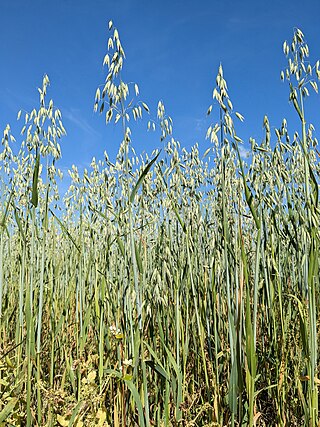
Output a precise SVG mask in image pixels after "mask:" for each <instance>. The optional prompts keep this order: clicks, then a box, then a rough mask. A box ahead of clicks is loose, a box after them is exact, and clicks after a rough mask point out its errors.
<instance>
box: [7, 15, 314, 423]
mask: <svg viewBox="0 0 320 427" xmlns="http://www.w3.org/2000/svg"><path fill="white" fill-rule="evenodd" d="M109 35H110V38H109V41H108V52H107V53H106V56H105V58H104V60H103V64H104V70H105V72H106V74H105V75H106V78H105V81H104V82H102V84H101V85H98V83H99V82H97V85H98V89H97V90H96V95H95V100H94V110H95V111H96V112H97V114H99V113H100V114H101V120H105V121H106V123H107V124H109V126H110V125H112V126H113V125H114V124H115V126H117V127H118V126H119V127H120V128H121V130H122V141H118V143H119V152H118V155H117V157H116V159H111V160H110V159H109V158H108V155H107V153H104V154H103V153H102V155H101V159H93V160H92V163H91V165H90V168H88V169H86V170H84V171H79V169H78V168H77V166H73V167H72V169H71V170H70V171H69V174H70V179H71V185H70V187H69V189H68V190H67V192H66V194H65V195H64V196H62V195H61V193H60V192H59V190H58V187H59V183H60V182H61V172H60V170H59V169H58V168H59V158H60V157H61V152H63V149H62V150H61V148H60V140H61V145H62V147H63V136H64V134H65V133H66V131H65V128H64V126H63V117H62V115H61V113H60V111H59V109H57V108H56V107H55V104H54V103H53V101H52V100H50V99H49V98H48V95H47V91H48V86H49V78H48V77H47V76H46V75H45V76H44V79H43V83H42V87H41V88H40V89H39V105H38V106H37V107H35V109H33V110H32V111H30V112H28V113H25V112H23V113H21V112H19V114H18V118H19V123H21V135H19V136H16V139H17V140H16V139H15V138H14V136H13V134H12V132H11V129H10V126H9V125H8V126H7V127H6V129H5V130H4V132H3V138H2V145H1V150H2V151H1V154H0V169H1V178H0V179H1V193H0V197H1V205H0V225H1V227H0V337H1V339H0V426H8V427H9V426H27V427H30V426H39V427H43V426H48V427H49V426H70V427H71V426H76V427H81V426H83V427H87V426H88V427H90V426H100V427H103V426H114V427H118V426H119V427H120V426H121V427H130V426H136V427H149V426H159V427H161V426H162V427H165V426H185V427H196V426H199V427H202V426H208V427H209V426H211V427H213V426H221V427H222V426H232V427H235V426H266V427H271V426H287V427H293V426H308V427H315V426H318V425H319V424H318V386H319V384H320V378H319V372H318V370H319V369H318V368H319V366H318V365H319V355H318V336H319V320H320V317H319V310H318V309H317V307H318V306H319V303H320V300H319V257H320V255H319V238H320V229H319V213H320V210H319V173H320V169H319V155H320V153H319V151H318V148H317V144H318V141H317V139H316V137H315V127H314V126H313V125H312V124H311V123H309V121H308V117H307V116H306V114H305V104H306V103H307V102H308V96H309V92H310V91H315V92H318V87H317V83H316V82H317V81H318V80H319V78H320V65H319V61H317V62H312V60H310V58H309V49H308V46H307V44H306V42H305V38H304V35H303V33H302V32H301V31H300V30H299V29H296V30H295V31H294V34H293V39H292V41H290V42H285V43H284V44H283V51H284V55H285V57H286V60H287V68H286V69H285V70H284V71H282V72H281V78H282V80H283V81H284V84H286V85H287V87H288V95H289V99H290V103H291V108H292V109H293V110H295V112H296V116H297V129H291V130H289V129H288V127H287V122H286V120H285V119H282V118H279V123H277V124H272V125H271V124H270V123H269V120H268V117H266V116H265V117H264V121H263V126H264V138H263V140H262V141H256V140H254V139H250V146H251V148H250V153H249V155H248V156H247V157H246V156H244V155H243V153H244V150H243V146H244V145H243V144H244V142H243V141H242V140H241V135H238V133H237V130H236V129H237V123H238V122H239V121H243V120H244V118H243V117H242V115H241V114H240V113H238V112H237V110H236V108H234V107H233V104H232V102H231V99H230V97H229V88H228V87H227V83H226V80H225V77H224V70H223V68H222V66H220V67H219V69H218V72H217V77H216V81H215V82H213V99H212V105H211V106H210V107H209V109H208V112H207V115H208V116H209V117H208V120H210V118H212V124H211V125H210V126H209V128H208V131H207V134H206V135H204V139H205V137H206V141H205V142H204V146H205V147H206V148H207V149H206V148H205V149H204V150H202V149H201V150H200V148H199V146H198V145H197V144H196V145H194V146H193V147H192V148H191V149H190V150H186V149H185V148H183V146H182V144H180V143H179V142H178V141H177V140H176V139H175V138H174V126H173V121H172V119H171V117H170V116H169V115H168V114H167V112H166V110H165V105H164V103H163V102H162V101H159V104H158V108H157V111H156V112H153V111H151V109H149V107H148V105H147V104H146V103H145V102H143V101H142V98H143V97H142V96H141V95H140V94H139V88H138V85H137V84H132V83H130V84H129V83H128V84H127V83H126V82H124V81H123V80H122V73H121V71H122V69H123V67H125V53H124V48H123V46H122V44H121V41H120V36H119V33H118V31H117V29H116V28H115V26H114V25H113V23H112V22H110V23H109ZM280 42H281V41H280ZM279 71H281V70H279ZM231 89H232V88H231ZM209 90H211V88H210V89H209ZM93 95H94V88H93ZM277 102H286V99H284V100H277ZM238 104H239V102H238ZM204 116H205V112H204ZM141 119H142V120H141ZM133 121H141V123H140V125H141V126H145V124H147V123H148V131H149V132H155V133H156V134H157V135H159V139H160V140H161V143H162V146H163V149H162V150H161V152H160V151H154V152H152V149H151V150H150V153H148V154H140V153H139V154H137V153H136V151H138V147H137V146H135V140H134V133H133V132H132V133H131V130H130V125H131V123H132V122H133ZM316 125H317V126H318V124H317V123H315V126H316ZM274 126H276V127H274ZM146 131H147V130H146ZM245 143H246V144H247V143H248V142H247V141H246V142H245ZM135 150H136V151H135Z"/></svg>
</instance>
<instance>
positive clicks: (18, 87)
mask: <svg viewBox="0 0 320 427" xmlns="http://www.w3.org/2000/svg"><path fill="white" fill-rule="evenodd" d="M0 16H1V26H0V53H1V67H0V129H1V130H2V129H4V127H5V125H6V123H10V125H11V127H12V128H13V130H14V135H15V136H16V139H17V141H19V140H20V139H19V137H18V135H19V129H20V126H22V123H20V122H19V123H18V124H17V122H16V115H17V111H18V110H19V109H22V110H27V111H29V110H31V109H32V108H34V107H37V105H38V92H37V87H39V86H40V85H41V82H42V77H43V75H44V73H47V74H48V75H49V78H50V81H51V86H50V89H49V93H48V97H49V98H52V99H53V100H54V103H55V105H56V106H57V107H59V108H60V109H61V111H62V116H63V123H64V125H65V128H66V130H67V133H68V135H67V136H66V137H64V139H63V140H62V143H61V146H62V154H63V157H62V159H61V160H60V167H61V168H63V169H66V168H68V167H70V166H71V164H72V163H74V164H77V165H79V166H80V168H81V167H85V166H86V165H88V164H89V163H90V161H91V158H92V157H93V156H95V157H96V158H102V156H103V151H104V150H106V151H107V152H108V153H109V156H110V158H111V159H113V158H114V157H115V154H116V152H117V149H118V147H119V143H120V141H121V137H120V134H119V132H118V130H117V128H115V127H114V126H113V125H108V127H106V125H105V120H104V118H103V117H102V116H99V115H98V114H94V113H93V103H94V95H95V91H96V88H97V86H98V85H99V84H101V83H103V81H104V77H105V75H106V70H103V68H102V59H103V57H104V55H105V53H106V48H107V40H108V37H109V33H108V28H107V27H108V21H109V20H110V19H112V20H113V22H114V24H115V26H116V27H117V28H118V30H119V33H120V38H121V41H122V44H123V46H124V49H125V52H126V58H127V60H126V63H125V65H124V77H125V79H126V80H127V81H133V82H136V83H138V85H139V88H140V94H141V97H140V98H141V100H143V101H145V102H146V103H147V104H148V105H149V107H150V109H151V110H152V111H153V112H154V114H155V112H156V105H157V102H158V100H159V99H162V100H163V101H164V104H165V106H166V111H167V113H168V114H169V115H170V116H171V117H172V118H173V122H174V136H175V137H176V139H178V140H179V141H180V142H181V145H182V146H186V147H190V146H191V145H193V144H194V143H195V142H199V145H200V149H201V151H202V152H203V151H205V149H206V148H207V147H208V146H209V142H208V141H205V134H206V129H207V127H208V126H209V124H210V120H208V119H207V118H206V111H207V108H208V106H209V105H210V103H211V96H212V89H213V87H214V85H215V76H216V74H217V70H218V67H219V64H220V62H221V63H222V65H223V68H224V73H225V77H226V80H227V82H228V87H229V93H230V96H231V99H232V101H233V104H234V107H235V110H237V111H239V112H241V113H242V114H243V115H244V116H245V122H244V123H243V124H239V125H238V133H239V135H240V136H241V137H243V138H244V140H245V144H246V145H245V146H247V147H249V145H248V140H249V137H250V136H253V137H255V138H256V139H257V140H258V141H260V140H261V138H262V136H263V130H262V122H263V117H264V115H265V114H267V115H268V116H269V119H270V123H271V127H279V126H280V124H281V121H282V119H283V117H286V118H287V119H288V125H289V130H291V133H292V134H293V132H294V130H296V122H295V120H294V117H295V116H294V114H293V112H292V108H291V107H290V105H289V103H288V86H287V84H284V83H282V82H281V81H280V77H279V76H280V71H281V70H282V69H283V68H284V67H285V66H286V60H285V57H284V55H283V53H282V43H283V41H284V40H285V39H287V40H290V39H291V37H292V33H293V28H294V27H299V28H301V30H302V31H303V32H304V34H305V36H306V40H307V42H308V44H309V48H310V52H311V60H312V62H315V61H316V60H317V59H318V58H320V26H319V18H320V1H319V0H318V1H315V0H314V1H308V0H306V1H305V2H304V3H303V4H302V3H301V2H300V1H296V0H292V1H281V0H279V1H272V0H269V1H260V0H255V1H252V0H250V1H245V0H244V1H237V0H233V1H231V0H224V1H217V0H211V1H204V0H197V1H189V0H184V1H174V0H171V1H168V0H162V1H153V0H148V1H145V0H139V1H136V0H131V1H129V0H126V1H123V0H117V1H116V0H110V1H109V0H104V1H103V0H91V1H88V0H77V1H75V0H56V1H54V2H53V1H49V0H41V1H40V0H0ZM319 107H320V103H319V98H317V97H316V96H312V97H311V99H310V102H309V103H308V104H307V114H308V115H309V117H310V119H311V121H312V123H313V124H314V125H315V127H316V130H317V129H318V128H319V127H320V124H319V111H320V108H319ZM146 125H147V123H146V122H142V123H140V124H139V125H138V126H134V127H133V145H134V147H135V149H136V151H137V153H141V152H142V151H147V152H149V153H151V151H152V150H153V149H154V148H157V147H159V148H161V146H162V144H161V143H160V140H159V134H151V133H147V132H146Z"/></svg>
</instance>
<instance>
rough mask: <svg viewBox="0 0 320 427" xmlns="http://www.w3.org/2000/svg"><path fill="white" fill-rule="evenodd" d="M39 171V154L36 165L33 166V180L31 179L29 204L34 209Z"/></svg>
mask: <svg viewBox="0 0 320 427" xmlns="http://www.w3.org/2000/svg"><path fill="white" fill-rule="evenodd" d="M39 169H40V154H39V153H38V154H37V157H36V164H35V165H34V170H33V178H32V198H31V203H32V204H33V206H34V207H35V208H36V207H37V206H38V180H39Z"/></svg>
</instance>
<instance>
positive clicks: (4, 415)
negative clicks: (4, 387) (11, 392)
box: [0, 397, 18, 423]
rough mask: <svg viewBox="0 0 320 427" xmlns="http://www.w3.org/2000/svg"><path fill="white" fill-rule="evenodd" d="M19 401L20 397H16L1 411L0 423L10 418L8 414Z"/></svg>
mask: <svg viewBox="0 0 320 427" xmlns="http://www.w3.org/2000/svg"><path fill="white" fill-rule="evenodd" d="M17 402H18V398H17V397H14V398H12V399H11V400H10V401H9V402H8V403H7V404H6V406H5V407H4V408H3V409H2V411H1V412H0V423H2V422H3V421H5V420H6V419H7V418H8V416H9V415H11V413H12V411H13V409H14V407H15V406H16V403H17Z"/></svg>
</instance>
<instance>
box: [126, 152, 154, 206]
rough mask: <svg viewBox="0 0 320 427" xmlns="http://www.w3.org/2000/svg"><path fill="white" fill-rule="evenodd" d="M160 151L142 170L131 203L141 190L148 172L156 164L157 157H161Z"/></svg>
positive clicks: (132, 193) (131, 196)
mask: <svg viewBox="0 0 320 427" xmlns="http://www.w3.org/2000/svg"><path fill="white" fill-rule="evenodd" d="M159 154H160V152H159V153H158V154H157V155H156V157H154V158H153V159H152V160H151V161H150V162H149V163H148V164H147V166H146V167H145V168H144V170H143V171H142V173H141V175H140V176H139V179H138V181H137V183H136V185H135V186H134V188H133V190H132V192H131V195H130V203H132V202H133V200H134V197H135V195H136V194H137V191H138V190H139V187H140V185H141V184H142V182H143V180H144V179H145V177H146V175H147V173H148V172H149V171H150V169H151V167H152V165H153V164H154V162H155V161H156V160H157V158H158V157H159Z"/></svg>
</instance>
